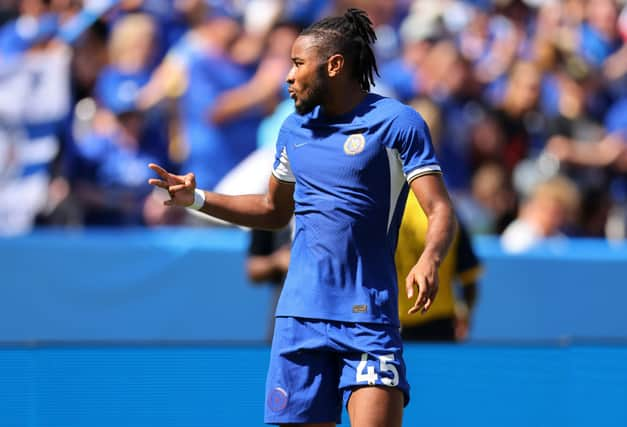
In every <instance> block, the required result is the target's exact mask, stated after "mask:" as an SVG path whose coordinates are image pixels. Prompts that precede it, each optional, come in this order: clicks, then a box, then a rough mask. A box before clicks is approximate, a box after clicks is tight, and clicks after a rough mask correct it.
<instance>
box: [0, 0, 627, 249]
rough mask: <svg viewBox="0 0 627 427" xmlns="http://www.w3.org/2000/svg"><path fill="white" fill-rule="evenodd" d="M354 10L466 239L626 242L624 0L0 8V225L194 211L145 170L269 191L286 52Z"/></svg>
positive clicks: (117, 221)
mask: <svg viewBox="0 0 627 427" xmlns="http://www.w3.org/2000/svg"><path fill="white" fill-rule="evenodd" d="M347 7H359V8H362V9H364V10H366V11H367V12H368V14H369V16H370V17H371V18H372V20H373V22H374V25H375V27H376V32H377V36H378V41H377V43H376V45H375V47H376V54H377V56H378V66H379V76H378V78H377V84H376V87H375V88H374V91H375V92H378V93H380V94H383V95H386V96H390V97H395V98H397V99H399V100H401V101H403V102H405V103H407V104H409V105H411V106H412V107H413V108H415V109H416V110H417V111H419V112H420V113H421V114H422V115H423V117H424V118H425V120H426V121H427V122H428V124H429V126H430V128H431V132H432V138H433V141H434V143H435V145H436V148H437V151H438V155H439V159H440V161H441V164H442V167H443V169H444V171H445V179H446V182H447V185H448V187H449V189H450V191H451V194H452V196H453V199H454V202H455V206H456V208H457V211H458V214H459V217H460V219H461V220H462V222H463V223H464V224H465V225H466V227H467V229H468V230H469V231H470V232H471V233H473V234H477V233H493V234H503V236H504V242H508V241H511V242H514V243H513V246H517V245H518V246H520V245H521V244H527V243H529V242H530V241H533V240H534V239H540V238H542V237H545V236H556V235H564V236H586V237H607V238H613V239H622V238H624V237H625V223H626V219H627V44H626V43H625V41H627V7H626V6H625V1H618V0H561V1H560V0H413V1H412V0H354V1H347V0H232V1H229V0H82V1H81V0H21V1H17V0H14V1H12V0H0V20H1V21H2V27H0V235H10V234H18V233H23V232H27V231H29V230H31V229H32V228H33V227H38V226H47V225H52V226H64V227H79V226H141V225H145V226H158V225H174V224H186V223H195V222H197V221H199V220H198V219H197V218H195V217H193V216H190V214H188V213H187V212H186V211H184V210H176V209H166V208H164V207H163V205H162V203H161V202H162V200H163V197H164V196H163V195H161V194H158V193H155V192H153V191H152V190H151V188H149V186H148V185H147V183H146V180H147V179H148V177H149V175H150V173H151V172H150V170H149V169H148V168H147V167H146V165H147V163H149V162H155V163H158V164H161V165H163V166H165V167H167V168H169V169H171V170H174V171H180V172H188V171H193V172H195V174H196V177H197V181H198V185H199V187H202V188H204V189H209V190H210V189H215V188H218V189H220V188H225V187H228V190H229V191H231V192H238V191H241V192H247V191H263V185H264V183H265V182H266V181H267V178H268V176H269V173H270V168H271V162H272V145H273V143H274V138H275V136H276V134H277V129H278V127H279V126H280V123H281V121H282V119H283V118H284V117H285V116H286V115H287V114H289V113H290V112H291V104H290V101H289V99H288V94H287V91H286V85H285V82H284V80H285V75H286V74H287V71H288V70H289V67H290V66H291V61H290V48H291V44H292V42H293V41H294V39H295V38H296V37H297V35H298V33H299V31H300V30H301V29H303V28H304V27H306V26H307V25H309V24H311V23H312V22H313V21H315V20H317V19H318V18H320V17H323V16H326V15H329V14H337V13H343V11H344V10H345V9H346V8H347ZM251 159H257V161H252V160H251ZM247 162H248V163H249V164H256V165H257V166H256V167H253V168H248V169H246V168H244V170H245V171H246V173H244V174H243V178H242V173H240V175H239V177H238V176H236V177H235V178H234V177H233V173H234V171H237V170H238V168H240V169H241V165H242V164H247ZM260 164H261V165H262V166H259V165H260ZM252 171H254V173H253V172H252ZM236 175H237V174H236ZM225 182H228V183H229V185H226V186H225V185H224V183H225ZM507 236H509V237H507ZM517 236H518V237H517ZM520 236H524V239H526V240H525V242H527V243H525V242H523V243H521V239H523V238H521V237H520ZM524 239H523V240H524Z"/></svg>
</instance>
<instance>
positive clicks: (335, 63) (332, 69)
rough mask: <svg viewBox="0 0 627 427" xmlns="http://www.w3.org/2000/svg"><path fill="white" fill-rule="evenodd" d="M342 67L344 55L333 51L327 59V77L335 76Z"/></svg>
mask: <svg viewBox="0 0 627 427" xmlns="http://www.w3.org/2000/svg"><path fill="white" fill-rule="evenodd" d="M343 68H344V55H341V54H339V53H335V54H333V55H331V56H329V59H327V74H328V75H329V77H336V76H337V75H338V74H340V72H341V71H342V69H343Z"/></svg>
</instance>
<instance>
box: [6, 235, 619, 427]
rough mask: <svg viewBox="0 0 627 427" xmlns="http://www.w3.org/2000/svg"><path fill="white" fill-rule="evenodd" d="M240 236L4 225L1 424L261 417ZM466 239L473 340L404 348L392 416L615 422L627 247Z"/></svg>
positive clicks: (193, 422)
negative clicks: (473, 280)
mask: <svg viewBox="0 0 627 427" xmlns="http://www.w3.org/2000/svg"><path fill="white" fill-rule="evenodd" d="M247 241H248V240H247V235H246V234H245V232H243V231H240V230H233V229H207V230H205V229H194V230H184V229H166V230H158V231H144V230H130V231H129V230H124V231H121V230H90V231H80V232H79V231H76V232H70V233H68V232H60V231H41V232H36V233H34V234H31V235H28V236H23V237H15V238H4V239H0V426H1V427H109V426H129V427H130V426H132V427H143V426H146V427H148V426H150V427H166V426H167V427H172V426H173V427H194V426H203V427H207V426H216V427H217V426H219V427H223V426H247V427H248V426H261V425H263V424H262V417H263V415H262V414H263V408H264V397H263V394H264V379H265V369H266V366H267V362H268V357H269V348H268V345H267V344H266V343H265V342H264V339H265V337H266V333H267V323H268V320H269V317H270V314H271V313H270V312H271V303H272V302H271V301H272V290H271V289H270V288H269V287H267V286H255V285H252V284H250V283H248V281H247V280H246V277H245V273H244V268H243V266H244V262H245V251H246V245H247ZM475 247H476V249H477V252H478V254H479V255H480V257H481V259H482V262H483V265H484V275H483V277H482V280H481V284H480V286H481V287H480V297H479V304H478V307H477V311H476V313H475V316H474V319H473V324H472V332H471V338H470V340H469V341H468V343H467V344H463V345H457V346H455V345H416V344H414V345H408V346H407V347H406V351H405V358H406V361H407V365H408V376H409V380H410V383H411V384H412V387H413V389H412V390H413V391H412V401H411V402H410V403H409V406H408V407H407V411H406V416H405V422H404V425H405V426H417V425H431V426H455V425H465V426H469V427H473V426H477V427H485V426H503V425H507V426H514V427H517V426H521V427H522V426H569V427H570V426H575V427H578V426H582V427H583V426H586V427H589V426H612V427H613V426H626V425H627V309H626V307H625V305H626V301H627V245H624V244H620V243H616V244H611V243H607V242H604V241H597V240H576V241H574V240H573V241H565V240H560V241H555V242H550V243H547V244H546V245H543V246H541V247H538V248H536V249H534V250H533V251H531V252H528V253H525V254H520V255H510V254H506V253H504V252H503V251H502V250H501V247H500V245H499V243H498V240H496V239H494V238H489V237H483V238H477V239H476V240H475ZM343 425H344V426H348V423H347V420H346V418H344V424H343Z"/></svg>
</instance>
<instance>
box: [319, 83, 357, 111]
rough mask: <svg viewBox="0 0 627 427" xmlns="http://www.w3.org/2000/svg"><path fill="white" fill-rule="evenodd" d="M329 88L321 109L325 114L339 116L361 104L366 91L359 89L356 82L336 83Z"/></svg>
mask: <svg viewBox="0 0 627 427" xmlns="http://www.w3.org/2000/svg"><path fill="white" fill-rule="evenodd" d="M337 86H339V87H337V88H330V89H331V90H330V91H329V94H328V97H327V100H326V102H325V103H324V104H323V105H322V111H323V112H324V114H325V115H326V116H330V117H333V116H341V115H343V114H346V113H349V112H351V111H353V110H354V109H355V107H357V106H358V105H359V104H361V103H362V102H363V100H364V98H365V97H366V96H367V95H368V92H366V91H364V90H362V89H361V86H359V84H358V83H356V82H355V83H352V84H347V85H337Z"/></svg>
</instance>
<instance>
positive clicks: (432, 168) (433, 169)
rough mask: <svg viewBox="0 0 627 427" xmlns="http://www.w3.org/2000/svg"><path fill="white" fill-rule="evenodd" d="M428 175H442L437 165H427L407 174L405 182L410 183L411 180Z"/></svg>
mask: <svg viewBox="0 0 627 427" xmlns="http://www.w3.org/2000/svg"><path fill="white" fill-rule="evenodd" d="M430 173H442V169H440V166H439V165H428V166H423V167H421V168H417V169H414V170H413V171H411V172H409V173H408V174H407V182H412V180H414V179H415V178H418V177H419V176H420V175H427V174H430Z"/></svg>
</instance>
